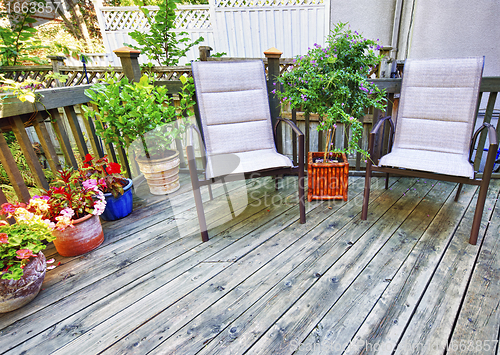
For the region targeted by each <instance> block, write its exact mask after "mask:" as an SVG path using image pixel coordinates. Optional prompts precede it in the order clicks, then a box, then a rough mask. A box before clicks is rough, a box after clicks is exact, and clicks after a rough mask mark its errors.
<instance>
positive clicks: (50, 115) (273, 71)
mask: <svg viewBox="0 0 500 355" xmlns="http://www.w3.org/2000/svg"><path fill="white" fill-rule="evenodd" d="M130 59H131V58H129V60H128V61H123V59H122V66H123V69H122V72H121V73H122V74H123V75H127V77H129V78H130V79H131V80H134V79H135V80H137V75H138V74H137V73H140V71H139V72H138V71H137V68H138V62H137V61H134V60H133V58H132V60H130ZM214 60H218V59H214ZM289 64H290V63H287V62H286V61H283V60H281V63H280V59H279V58H269V59H268V60H267V71H268V77H269V80H271V81H273V80H275V78H276V76H278V75H279V74H280V72H282V71H283V70H287V68H288V67H289ZM134 66H136V67H135V69H136V71H134ZM182 70H185V73H184V74H181V75H190V74H189V73H188V71H189V70H188V68H182ZM167 72H168V73H170V72H175V69H172V70H171V71H165V73H167ZM177 73H179V72H177ZM134 75H135V77H134ZM177 75H179V74H177ZM172 77H173V75H172V76H170V77H163V78H162V77H160V80H158V81H157V84H158V85H166V86H168V87H169V92H170V93H171V94H175V93H177V92H178V90H179V89H180V86H181V85H180V82H179V81H178V80H166V79H172ZM373 81H374V82H375V83H376V84H377V85H378V86H379V87H381V88H383V89H385V90H386V91H387V94H388V99H389V105H388V108H387V112H386V113H380V112H371V113H370V114H369V115H367V116H366V117H365V119H364V122H363V125H364V134H363V141H362V146H363V147H366V146H367V138H368V134H369V132H370V130H371V127H372V125H373V124H374V123H375V122H376V121H377V118H378V117H380V116H382V115H385V114H389V115H390V114H392V113H393V112H396V111H397V102H398V99H397V97H398V93H399V91H400V86H401V79H374V80H373ZM89 87H90V85H77V86H71V87H57V88H49V89H44V90H40V91H39V92H40V94H42V95H43V97H41V99H40V102H38V103H37V104H36V105H32V104H30V103H21V102H20V101H19V100H17V99H15V98H10V99H7V100H4V102H3V105H2V107H1V109H0V128H1V129H2V131H3V132H8V131H12V132H13V133H14V134H15V137H16V139H17V141H18V142H19V145H20V147H21V149H22V152H23V154H24V156H25V157H26V160H27V163H28V166H29V169H30V171H31V174H32V175H33V177H34V180H35V182H36V185H37V186H38V187H42V188H47V187H48V183H47V180H46V179H45V176H44V173H43V170H42V167H41V164H40V163H39V160H38V157H37V155H36V153H35V151H34V149H33V147H32V144H31V142H30V140H29V138H28V135H27V133H26V128H27V127H28V126H32V127H34V129H35V131H36V134H37V136H38V139H39V141H40V143H41V146H42V148H43V151H44V152H45V156H46V159H47V162H48V164H49V166H50V168H51V170H52V171H56V170H59V169H60V167H61V163H60V161H59V158H58V156H57V154H56V150H55V146H59V147H60V149H61V151H62V154H63V156H64V160H65V162H66V163H68V164H69V165H71V166H73V167H74V168H77V167H78V162H79V160H80V161H81V159H80V158H83V157H84V156H85V155H86V154H87V153H89V152H90V153H92V154H93V155H95V156H99V157H102V156H103V155H104V154H107V155H108V156H109V158H110V159H111V160H112V161H115V162H120V163H121V164H122V166H124V167H125V169H126V171H127V173H126V174H127V175H128V176H131V168H130V165H129V161H128V160H127V154H126V152H125V151H124V150H123V149H121V148H120V147H116V146H113V145H107V146H105V145H103V144H102V142H101V141H100V139H99V138H98V137H97V136H96V134H95V128H94V122H93V121H92V120H86V119H83V118H82V117H80V118H79V117H78V111H79V110H78V106H79V105H86V104H88V103H89V98H88V97H87V96H85V94H84V90H85V89H87V88H89ZM269 87H271V88H272V85H270V86H269ZM499 89H500V77H484V78H483V80H482V83H481V95H482V98H483V101H484V102H485V103H486V107H485V108H484V109H483V110H480V112H481V114H480V115H478V118H477V124H481V123H482V122H492V123H493V124H494V125H496V127H497V132H498V130H499V129H500V125H498V116H497V115H495V111H494V107H495V101H496V97H497V93H498V91H499ZM271 104H272V116H273V117H276V116H277V115H279V113H280V112H279V110H280V108H279V105H278V104H277V101H276V99H274V98H272V97H271ZM283 115H284V116H285V117H289V118H291V119H292V120H293V121H295V122H296V123H297V124H298V126H299V127H300V128H301V129H302V131H303V132H304V133H305V135H306V154H307V151H309V150H314V151H322V146H323V141H324V138H323V137H322V136H321V135H319V134H318V132H317V131H316V129H315V125H316V122H317V118H316V117H315V116H314V115H310V116H307V115H305V114H303V113H301V112H283ZM66 127H69V129H68V130H67V129H66ZM51 128H52V129H53V131H54V132H55V134H54V135H55V137H56V140H57V142H54V139H53V138H51V134H49V130H50V129H51ZM347 134H348V132H345V130H344V129H343V127H342V126H341V125H339V127H338V128H337V135H336V137H335V144H336V146H337V147H343V146H344V144H345V140H346V135H347ZM71 142H74V144H72V143H71ZM485 143H486V137H484V136H482V137H481V139H480V140H479V142H478V144H477V149H476V152H477V153H476V155H475V169H476V170H479V168H480V166H481V159H482V157H483V149H484V147H485ZM277 146H278V149H279V150H280V151H281V152H283V153H284V154H286V155H288V156H290V157H293V158H295V157H296V156H297V146H296V139H294V137H293V135H292V133H291V131H289V130H288V129H286V128H285V129H283V131H281V132H280V133H279V135H278V138H277ZM181 155H182V152H181ZM349 160H350V166H351V172H352V173H353V174H360V173H362V172H363V170H364V161H363V159H362V157H361V156H360V155H357V156H351V157H350V158H349ZM0 161H1V163H2V165H3V167H4V169H5V170H6V172H7V174H8V177H9V180H10V184H11V186H13V188H14V190H15V192H16V195H17V196H18V198H19V200H21V201H27V200H28V199H29V198H30V195H29V191H28V189H27V187H26V184H25V183H24V181H23V178H22V176H21V173H20V171H19V169H18V167H17V165H16V163H15V161H14V158H13V156H12V154H11V151H10V149H9V147H8V145H7V142H6V140H5V138H4V136H3V135H1V134H0ZM494 177H496V178H498V177H500V174H494ZM5 201H6V198H5V196H4V194H3V192H2V191H1V190H0V203H3V202H5Z"/></svg>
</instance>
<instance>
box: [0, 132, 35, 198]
mask: <svg viewBox="0 0 500 355" xmlns="http://www.w3.org/2000/svg"><path fill="white" fill-rule="evenodd" d="M28 159H29V158H28ZM0 162H1V163H2V166H3V167H4V169H5V172H6V173H7V176H8V177H9V180H10V183H11V185H12V187H13V188H14V191H15V192H16V195H17V198H18V199H19V201H20V202H28V201H29V199H30V198H31V196H30V193H29V191H28V187H27V186H26V184H25V182H24V179H23V176H22V175H21V172H20V171H19V168H18V167H17V164H16V161H15V160H14V157H13V156H12V152H11V151H10V148H9V146H8V144H7V141H6V140H5V137H4V136H3V132H2V131H0Z"/></svg>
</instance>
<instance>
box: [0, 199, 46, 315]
mask: <svg viewBox="0 0 500 355" xmlns="http://www.w3.org/2000/svg"><path fill="white" fill-rule="evenodd" d="M44 208H45V206H44V204H43V203H42V204H40V200H39V197H38V196H35V197H33V198H32V199H31V200H30V201H29V204H28V205H25V204H24V203H19V204H15V205H13V204H10V203H4V204H3V205H2V211H1V214H2V215H6V216H7V217H8V218H13V219H14V220H15V223H13V224H9V223H8V222H7V221H5V220H0V276H1V277H0V313H5V312H10V311H12V310H15V309H18V308H20V307H22V306H24V305H25V304H27V303H28V302H30V301H31V300H33V299H34V298H35V297H36V295H37V294H38V292H40V288H41V287H42V282H43V279H44V278H45V271H46V265H47V263H46V260H45V256H44V255H43V253H42V250H43V249H45V247H46V244H45V243H44V242H51V241H52V240H54V239H55V237H54V236H53V234H52V230H53V229H54V228H55V224H54V223H52V222H51V221H49V220H47V219H44V218H43V217H42V214H43V209H44Z"/></svg>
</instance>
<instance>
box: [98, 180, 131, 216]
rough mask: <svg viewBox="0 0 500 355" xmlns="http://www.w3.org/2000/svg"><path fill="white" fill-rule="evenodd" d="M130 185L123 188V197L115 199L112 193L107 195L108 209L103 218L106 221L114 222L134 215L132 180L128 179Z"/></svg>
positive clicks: (105, 210)
mask: <svg viewBox="0 0 500 355" xmlns="http://www.w3.org/2000/svg"><path fill="white" fill-rule="evenodd" d="M127 180H128V184H127V186H125V187H124V188H123V195H121V196H118V198H114V197H113V194H111V192H108V193H105V194H104V196H105V197H106V208H105V209H104V212H103V214H101V218H102V219H103V220H104V221H114V220H117V219H120V218H123V217H126V216H128V215H129V214H131V213H132V180H131V179H127Z"/></svg>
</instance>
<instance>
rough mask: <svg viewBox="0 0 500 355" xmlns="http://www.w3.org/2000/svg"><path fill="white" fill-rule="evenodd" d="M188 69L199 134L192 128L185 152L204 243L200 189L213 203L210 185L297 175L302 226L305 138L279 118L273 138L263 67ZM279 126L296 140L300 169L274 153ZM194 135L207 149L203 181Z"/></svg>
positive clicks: (239, 65) (215, 64)
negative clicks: (289, 130)
mask: <svg viewBox="0 0 500 355" xmlns="http://www.w3.org/2000/svg"><path fill="white" fill-rule="evenodd" d="M192 70H193V78H194V83H195V89H196V100H197V104H198V110H199V119H200V122H199V124H200V128H201V131H200V130H199V129H198V128H197V127H196V126H191V131H190V134H189V136H190V142H188V146H187V147H186V149H187V156H188V162H189V172H190V175H191V182H192V186H193V193H194V198H195V203H196V210H197V214H198V221H199V224H200V230H201V237H202V240H203V241H204V242H205V241H208V239H209V237H208V232H207V224H206V219H205V213H204V209H203V201H202V198H201V194H200V187H201V186H209V191H210V197H211V198H212V195H211V190H210V185H211V184H214V183H221V182H222V183H225V182H228V181H234V180H241V179H249V178H255V177H263V176H281V175H298V178H299V181H298V197H299V210H300V223H305V221H306V215H305V200H304V135H303V133H302V132H301V131H300V130H299V129H298V128H297V126H296V125H295V124H294V123H293V122H291V121H290V120H287V119H283V118H279V117H278V119H277V122H276V125H275V127H274V134H273V127H272V124H271V113H270V106H269V99H268V94H267V83H266V78H265V70H264V64H263V62H262V61H260V60H251V61H235V62H215V61H214V62H193V63H192ZM280 122H285V123H287V124H288V125H289V126H290V127H291V128H292V130H293V131H294V132H295V133H296V134H297V136H298V144H299V154H298V160H299V162H298V166H296V165H294V164H293V162H292V161H291V160H290V159H289V158H288V157H286V156H284V155H282V154H279V153H278V152H277V150H276V146H275V134H276V127H277V125H278V124H279V123H280ZM193 131H198V134H199V135H200V136H201V137H202V141H203V143H204V146H205V152H203V153H202V164H203V167H204V172H205V178H204V179H202V180H200V179H199V178H198V173H197V168H196V161H195V155H194V147H193ZM200 145H201V146H203V144H200ZM202 150H203V149H202ZM276 187H277V185H276Z"/></svg>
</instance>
